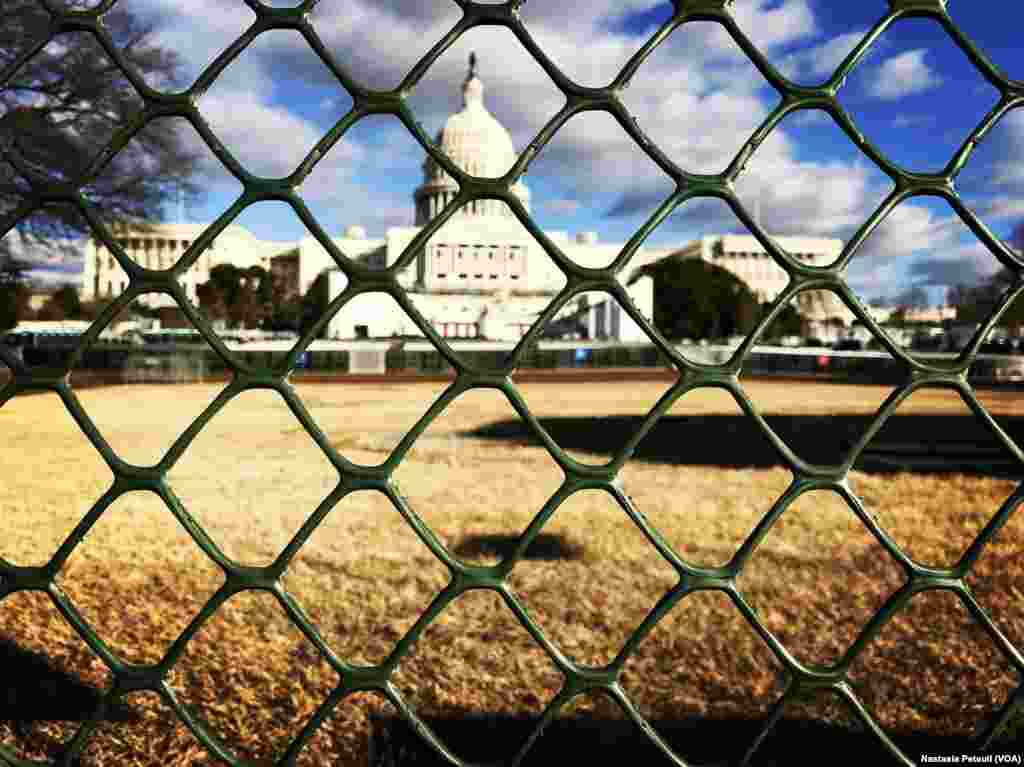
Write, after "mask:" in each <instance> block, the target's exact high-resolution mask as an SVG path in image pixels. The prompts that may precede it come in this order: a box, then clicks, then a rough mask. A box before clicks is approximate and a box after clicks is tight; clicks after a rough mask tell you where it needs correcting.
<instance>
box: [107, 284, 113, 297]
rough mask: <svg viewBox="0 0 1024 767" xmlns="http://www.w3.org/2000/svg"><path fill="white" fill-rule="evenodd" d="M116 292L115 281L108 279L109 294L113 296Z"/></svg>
mask: <svg viewBox="0 0 1024 767" xmlns="http://www.w3.org/2000/svg"><path fill="white" fill-rule="evenodd" d="M113 294H114V283H113V282H111V281H110V280H107V295H108V296H112V295H113Z"/></svg>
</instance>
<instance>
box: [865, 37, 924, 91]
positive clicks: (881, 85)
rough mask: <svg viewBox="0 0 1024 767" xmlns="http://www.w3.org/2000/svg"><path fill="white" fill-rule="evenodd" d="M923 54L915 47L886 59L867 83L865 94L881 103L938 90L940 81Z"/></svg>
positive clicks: (922, 50) (920, 49) (922, 51)
mask: <svg viewBox="0 0 1024 767" xmlns="http://www.w3.org/2000/svg"><path fill="white" fill-rule="evenodd" d="M926 52H927V51H926V50H925V49H923V48H918V49H916V50H913V51H906V52H905V53H901V54H899V55H898V56H893V57H892V58H889V59H886V60H885V61H884V62H883V63H882V65H881V66H880V67H878V69H877V70H876V71H875V72H874V76H873V79H872V80H871V81H870V82H869V83H868V85H867V90H868V93H869V94H870V95H871V96H873V97H875V98H877V99H881V100H883V101H896V100H897V99H901V98H903V97H904V96H910V95H912V94H915V93H923V92H924V91H928V90H932V89H933V88H937V87H938V86H939V85H941V84H942V78H941V77H939V76H938V75H937V74H936V73H935V72H934V71H933V70H932V68H931V67H930V66H929V65H928V63H927V62H926V61H925V60H924V55H925V53H926Z"/></svg>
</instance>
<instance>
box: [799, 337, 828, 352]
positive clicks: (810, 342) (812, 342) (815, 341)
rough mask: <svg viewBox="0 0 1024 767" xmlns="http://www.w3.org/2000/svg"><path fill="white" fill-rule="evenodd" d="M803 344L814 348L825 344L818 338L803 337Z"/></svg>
mask: <svg viewBox="0 0 1024 767" xmlns="http://www.w3.org/2000/svg"><path fill="white" fill-rule="evenodd" d="M804 346H805V347H808V348H810V347H813V348H815V349H820V348H822V347H823V346H825V342H824V341H822V340H821V339H820V338H805V339H804Z"/></svg>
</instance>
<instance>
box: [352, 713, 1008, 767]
mask: <svg viewBox="0 0 1024 767" xmlns="http://www.w3.org/2000/svg"><path fill="white" fill-rule="evenodd" d="M424 721H425V722H426V723H427V725H428V726H429V727H430V728H431V730H433V732H434V733H435V734H436V735H437V736H438V737H439V738H440V739H441V741H442V742H443V743H444V744H445V746H447V747H448V748H449V749H450V750H451V751H453V752H454V753H455V754H456V755H457V756H459V757H460V758H462V759H465V760H467V761H470V762H472V763H474V764H476V763H481V762H483V763H494V760H495V759H497V758H502V759H504V760H505V761H504V762H501V763H502V764H507V763H510V761H511V759H512V757H513V756H514V755H515V754H516V753H518V751H519V750H520V749H521V748H522V746H523V745H524V744H525V742H526V740H527V738H528V737H529V736H530V734H531V733H532V732H533V730H534V728H535V727H536V725H537V721H538V720H537V718H535V717H512V716H488V717H484V716H465V717H458V718H430V717H424ZM651 724H653V725H654V727H655V729H656V730H657V732H658V734H659V735H660V736H661V737H662V739H663V740H664V741H665V742H666V743H667V744H668V745H669V746H670V747H671V748H672V749H673V750H674V751H675V752H676V753H677V754H678V755H680V756H682V757H683V758H684V759H686V761H687V762H688V763H690V764H701V765H707V764H715V765H725V764H730V765H731V764H737V763H739V761H740V760H741V759H742V757H743V755H744V753H745V751H746V750H747V749H748V748H749V747H750V745H751V743H753V741H754V739H755V738H756V737H757V734H758V733H759V732H760V730H761V727H762V726H763V721H760V720H750V719H738V718H737V719H699V718H693V719H685V720H678V721H652V722H651ZM372 737H373V745H372V750H371V754H372V758H371V762H370V764H371V767H407V766H408V767H435V766H436V767H441V765H448V764H450V763H449V762H448V761H446V760H445V759H443V758H442V757H440V756H438V755H437V754H436V753H434V751H433V750H432V749H431V748H430V747H429V746H428V745H427V744H426V743H425V742H424V741H423V740H422V739H421V738H420V736H419V735H417V734H416V732H415V731H414V730H413V729H412V728H411V727H410V726H409V724H408V723H407V722H406V721H405V720H404V719H400V718H396V717H388V718H383V717H382V718H377V719H375V720H374V721H373V736H372ZM892 740H893V742H894V743H896V745H897V746H898V747H899V748H900V749H901V750H903V752H904V753H905V754H907V756H909V757H910V758H911V759H912V760H914V761H915V763H920V758H921V755H922V754H931V755H934V754H956V755H961V754H968V753H972V750H973V748H975V747H976V746H972V741H971V739H970V738H968V737H937V736H924V735H907V736H899V735H897V736H894V737H893V738H892ZM997 750H998V747H997ZM565 754H572V759H571V763H573V764H637V765H660V764H665V765H667V764H669V761H668V760H667V759H666V758H665V756H664V755H663V754H662V753H661V751H660V750H658V748H657V747H656V746H654V745H653V744H652V743H651V742H650V740H648V738H647V737H646V736H645V735H644V734H643V733H642V732H641V731H640V730H639V728H638V727H637V726H636V725H634V724H633V723H632V722H630V721H624V720H610V719H604V720H602V719H597V718H565V719H557V720H555V721H554V722H552V723H551V724H550V725H549V726H548V727H547V729H545V731H544V733H543V734H542V735H541V736H540V738H539V739H538V740H537V742H536V743H535V744H534V745H533V747H532V748H531V749H530V751H529V752H528V753H527V755H526V758H525V759H524V760H523V761H522V762H521V763H520V764H522V765H524V767H532V765H538V766H539V765H551V764H567V763H569V760H566V759H565ZM840 757H841V758H840ZM830 763H842V764H864V765H879V766H880V767H881V766H882V765H889V764H893V765H895V764H900V762H898V761H897V760H896V759H895V758H894V757H892V756H891V755H889V753H888V752H887V751H885V750H884V748H883V747H882V745H881V744H880V743H879V741H878V740H877V739H876V738H875V736H874V735H872V734H868V733H864V732H854V731H851V730H849V729H845V728H843V727H839V726H836V725H830V724H825V723H822V722H813V721H805V720H789V719H782V720H781V721H780V722H778V724H776V726H775V728H774V729H773V730H772V732H771V733H770V734H769V735H768V737H767V738H766V739H765V741H764V742H763V743H762V744H761V746H760V748H759V749H758V751H757V753H756V755H755V757H754V759H753V760H752V762H751V765H752V766H753V767H774V766H775V765H779V767H781V766H782V765H815V767H817V766H818V765H821V764H830Z"/></svg>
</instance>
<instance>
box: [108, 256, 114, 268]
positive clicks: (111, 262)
mask: <svg viewBox="0 0 1024 767" xmlns="http://www.w3.org/2000/svg"><path fill="white" fill-rule="evenodd" d="M107 266H108V267H109V268H111V269H113V268H114V257H113V256H111V257H110V263H108V264H107Z"/></svg>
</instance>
